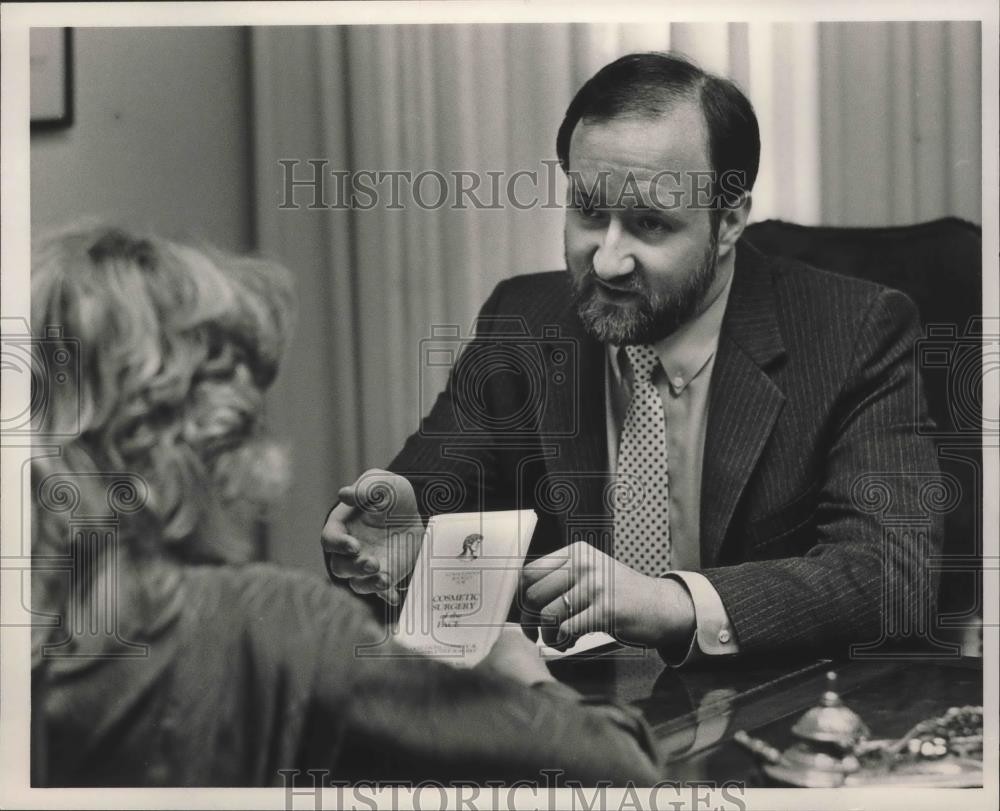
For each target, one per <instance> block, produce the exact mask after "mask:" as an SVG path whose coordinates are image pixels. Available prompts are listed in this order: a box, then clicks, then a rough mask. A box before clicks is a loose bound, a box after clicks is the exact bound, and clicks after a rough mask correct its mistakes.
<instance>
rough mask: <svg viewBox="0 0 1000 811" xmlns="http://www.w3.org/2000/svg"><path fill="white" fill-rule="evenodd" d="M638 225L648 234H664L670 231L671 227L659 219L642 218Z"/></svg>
mask: <svg viewBox="0 0 1000 811" xmlns="http://www.w3.org/2000/svg"><path fill="white" fill-rule="evenodd" d="M637 225H638V226H639V228H640V229H642V230H643V231H645V232H646V233H648V234H664V233H666V232H667V231H669V230H670V226H669V225H667V223H666V222H664V221H663V220H661V219H660V218H659V217H640V218H639V220H638V221H637Z"/></svg>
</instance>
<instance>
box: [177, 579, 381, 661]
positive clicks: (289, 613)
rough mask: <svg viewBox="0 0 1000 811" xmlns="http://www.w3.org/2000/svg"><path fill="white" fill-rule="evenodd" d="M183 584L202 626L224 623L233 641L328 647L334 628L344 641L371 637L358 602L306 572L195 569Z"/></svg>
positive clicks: (367, 612)
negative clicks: (315, 644) (317, 643)
mask: <svg viewBox="0 0 1000 811" xmlns="http://www.w3.org/2000/svg"><path fill="white" fill-rule="evenodd" d="M184 580H185V592H186V593H187V602H188V609H189V611H190V612H191V613H192V614H194V615H196V616H197V619H198V622H199V625H202V626H204V624H205V623H206V622H209V623H211V624H216V625H219V624H221V625H223V626H226V628H227V629H228V633H229V635H230V637H231V638H236V637H241V638H246V639H249V640H257V641H259V642H260V643H261V646H262V647H263V648H265V649H266V650H269V651H279V650H287V649H288V647H289V646H295V645H299V644H313V643H316V642H318V641H319V640H320V639H325V640H326V644H329V634H330V631H331V629H336V630H337V635H338V636H339V637H340V638H341V640H342V641H345V642H346V641H349V640H350V639H352V638H356V637H363V636H368V635H370V634H371V633H372V630H371V626H372V625H373V624H374V619H373V618H372V616H371V613H370V610H369V609H368V608H367V607H366V606H365V605H364V604H363V603H362V602H361V601H360V600H357V599H356V598H355V597H354V596H353V594H352V593H350V592H348V591H346V590H345V589H344V588H343V587H340V586H336V585H334V584H333V583H331V582H330V581H329V580H327V579H326V578H324V577H322V576H319V575H317V574H314V573H311V572H308V571H304V570H300V569H292V568H288V567H284V566H279V565H277V564H274V563H248V564H242V565H223V566H192V567H188V568H187V569H186V571H185V574H184Z"/></svg>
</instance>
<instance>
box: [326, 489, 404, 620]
mask: <svg viewBox="0 0 1000 811" xmlns="http://www.w3.org/2000/svg"><path fill="white" fill-rule="evenodd" d="M337 497H338V498H339V499H340V503H338V504H337V506H335V507H334V508H333V509H332V510H331V511H330V514H329V515H328V516H327V517H326V524H325V526H324V527H323V532H322V534H321V536H320V542H321V544H322V546H323V554H324V557H325V558H326V569H327V571H328V572H329V573H330V575H331V576H332V577H336V578H341V579H345V580H347V581H348V583H349V584H350V586H351V588H352V589H353V590H354V591H356V592H357V593H358V594H373V593H377V594H379V595H381V597H382V598H383V599H384V600H385V601H386V602H388V603H389V604H390V605H398V604H399V602H400V596H399V591H398V590H397V589H396V584H397V583H399V581H400V580H402V579H403V578H404V577H406V576H407V575H409V574H410V572H412V571H413V566H414V564H415V563H416V560H417V555H418V554H419V553H420V544H421V541H422V540H423V535H424V523H423V520H422V519H421V518H420V514H419V512H418V511H417V498H416V496H415V495H414V492H413V485H411V484H410V482H409V481H408V480H407V479H405V478H403V477H402V476H398V475H396V474H395V473H389V472H388V471H385V470H369V471H367V472H365V473H363V474H362V475H361V476H360V477H359V478H358V480H357V481H356V482H355V483H354V484H352V485H348V486H347V487H342V488H341V489H340V492H339V493H338V494H337Z"/></svg>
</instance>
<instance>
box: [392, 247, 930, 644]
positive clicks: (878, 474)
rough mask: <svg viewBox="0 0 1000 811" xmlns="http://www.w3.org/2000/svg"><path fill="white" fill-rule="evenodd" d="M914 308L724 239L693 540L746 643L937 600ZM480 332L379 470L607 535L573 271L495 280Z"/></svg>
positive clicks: (809, 633)
mask: <svg viewBox="0 0 1000 811" xmlns="http://www.w3.org/2000/svg"><path fill="white" fill-rule="evenodd" d="M918 325H919V321H918V318H917V312H916V308H915V307H914V305H913V304H912V303H911V302H910V300H909V299H908V298H906V297H905V296H904V295H903V294H902V293H899V292H897V291H894V290H890V289H887V288H884V287H880V286H878V285H875V284H871V283H868V282H864V281H858V280H855V279H849V278H847V277H844V276H839V275H834V274H831V273H826V272H823V271H819V270H816V269H813V268H810V267H808V266H805V265H802V264H801V263H798V262H795V261H792V260H785V259H778V258H774V257H766V256H763V255H762V254H760V253H759V252H758V251H757V250H756V249H755V248H753V247H752V246H750V245H749V244H747V243H746V242H745V241H744V242H740V243H739V244H738V248H737V256H736V268H735V274H734V279H733V286H732V291H731V294H730V299H729V303H728V306H727V310H726V314H725V317H724V320H723V325H722V330H721V334H720V338H719V347H718V354H717V356H716V361H715V367H714V370H713V376H712V382H711V390H710V395H709V407H708V427H707V434H706V440H705V451H704V462H703V478H702V497H701V537H700V543H701V553H702V554H701V559H702V566H703V568H702V570H701V571H702V573H703V574H704V575H705V576H706V577H708V579H709V580H710V581H711V582H712V584H713V585H714V586H715V588H716V590H717V591H718V593H719V595H720V596H721V598H722V601H723V603H724V605H725V607H726V610H727V611H728V613H729V616H730V618H731V620H732V622H733V625H734V629H735V631H736V634H737V638H738V640H739V644H740V646H741V651H743V652H753V651H764V650H769V649H778V648H782V649H795V648H811V649H815V650H821V651H823V652H826V653H834V652H838V651H840V650H841V649H842V648H843V647H844V646H846V645H848V644H850V643H868V642H871V643H875V642H877V641H879V640H880V639H882V638H884V637H885V636H887V635H888V636H893V635H898V634H902V633H907V632H912V631H913V630H914V628H916V627H917V626H918V625H923V624H924V623H926V622H927V619H928V618H929V617H930V616H931V612H932V611H933V601H934V591H935V584H934V582H933V579H932V577H931V576H930V575H929V574H928V573H927V565H926V564H927V557H928V556H929V555H931V554H933V552H934V550H935V549H937V548H938V546H939V544H940V534H941V533H940V522H939V519H938V518H937V517H935V516H934V514H933V511H929V510H928V509H927V508H926V505H925V504H924V503H923V501H922V499H926V497H927V487H928V484H929V483H930V482H932V481H934V480H935V477H936V476H937V470H938V468H937V462H936V455H935V451H934V447H933V444H932V442H931V440H930V439H929V438H928V437H927V436H926V432H925V431H921V430H919V428H920V427H922V426H923V427H926V426H927V421H928V417H927V415H926V409H925V407H924V405H923V403H922V402H921V401H920V397H919V395H918V387H917V385H916V380H915V374H916V369H915V366H914V354H913V351H912V350H913V344H914V341H915V340H916V338H917V337H918ZM476 335H477V337H476V339H475V340H474V341H472V342H471V343H470V344H469V345H468V346H467V347H466V348H465V351H464V354H462V355H461V358H460V359H459V361H458V362H457V363H456V365H455V368H454V369H453V370H452V373H451V377H450V380H449V383H448V386H447V387H446V389H445V390H444V391H443V392H442V393H441V394H440V396H439V397H438V399H437V401H436V403H435V405H434V407H433V409H432V410H431V412H430V414H429V415H428V416H427V417H426V418H425V419H424V421H423V423H422V426H421V429H420V430H419V431H418V432H417V433H415V434H414V435H413V436H411V437H410V438H409V439H408V440H407V442H406V444H405V446H404V448H403V450H402V451H401V452H400V454H399V455H398V456H397V457H396V459H395V460H393V462H392V463H391V465H390V467H391V469H392V470H394V471H396V472H399V473H402V474H404V475H406V476H408V477H409V478H410V479H411V481H413V482H414V485H415V489H416V490H417V494H418V500H419V502H420V504H421V509H422V510H424V511H425V512H427V513H431V512H443V511H450V510H470V509H473V510H474V509H504V508H506V509H509V508H514V507H518V508H523V507H532V508H534V509H536V511H537V512H538V513H539V516H540V519H539V523H538V528H537V530H536V532H535V536H534V538H533V541H532V549H531V553H532V554H533V555H541V554H546V553H548V552H550V551H552V550H553V549H554V548H556V547H557V546H558V545H560V544H565V543H569V542H572V541H574V540H578V539H583V540H587V541H589V542H591V543H595V544H597V545H599V546H601V547H602V548H604V549H605V551H608V552H610V549H611V531H610V530H611V516H610V509H609V500H608V494H609V487H608V484H609V480H608V472H607V471H608V459H607V446H606V428H605V426H606V422H605V419H606V417H605V407H604V403H605V398H604V371H603V364H604V362H605V361H604V358H605V355H604V351H603V346H602V345H601V344H599V343H598V342H596V341H595V340H593V339H592V338H591V337H590V336H588V335H587V334H586V333H585V332H584V330H583V328H582V325H581V323H580V321H579V320H578V318H577V316H576V313H575V308H574V305H573V304H572V301H571V296H570V283H569V277H568V274H567V273H566V272H565V271H559V272H553V273H540V274H533V275H526V276H518V277H515V278H512V279H508V280H506V281H504V282H502V283H501V284H499V285H498V286H497V288H496V289H495V290H494V292H493V294H492V295H491V296H490V298H489V299H488V301H487V302H486V304H485V305H484V307H483V309H482V311H481V314H480V318H479V321H478V322H477V331H476ZM567 353H568V355H567ZM567 356H568V357H569V359H568V360H567Z"/></svg>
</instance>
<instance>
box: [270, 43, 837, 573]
mask: <svg viewBox="0 0 1000 811" xmlns="http://www.w3.org/2000/svg"><path fill="white" fill-rule="evenodd" d="M817 44H818V31H817V26H816V25H814V24H765V25H758V24H745V23H735V24H672V25H666V24H655V25H570V24H565V25H535V24H532V25H454V26H448V25H434V26H410V25H408V26H345V27H327V28H308V29H307V28H291V27H288V28H286V27H282V28H261V29H255V30H254V31H253V35H252V58H253V100H254V116H255V128H254V130H255V131H254V152H255V161H256V182H257V194H256V197H257V232H258V242H259V247H260V249H261V251H262V252H263V253H265V254H267V255H270V256H272V257H274V258H277V259H279V260H281V261H282V262H284V263H285V264H287V265H289V266H290V267H291V268H292V269H293V270H294V271H295V273H296V275H297V278H298V287H299V295H300V299H301V312H300V323H299V328H298V333H297V336H296V340H295V344H294V346H293V347H292V350H291V352H290V355H289V357H288V359H287V361H286V363H285V365H284V367H283V372H282V375H281V377H280V379H279V381H278V383H277V384H276V387H275V390H274V392H273V395H272V397H271V401H270V405H271V415H272V420H273V422H274V423H275V428H276V429H277V430H278V432H279V433H282V434H284V435H285V436H286V437H287V438H288V439H289V440H290V442H291V446H292V451H293V454H294V464H293V468H294V472H295V474H294V475H295V482H294V486H293V490H292V493H291V495H290V497H289V499H288V501H287V510H286V511H285V513H284V514H283V515H282V516H281V517H280V518H279V520H278V521H277V522H276V523H275V525H274V528H273V533H272V537H273V539H274V544H275V545H274V546H273V547H272V554H273V556H274V557H275V558H277V559H279V560H282V561H284V562H286V563H298V564H302V565H311V566H315V564H316V561H317V557H316V551H315V550H316V539H317V537H318V532H319V527H320V526H321V524H322V520H323V517H324V514H325V509H326V508H327V507H328V506H330V505H331V504H332V503H333V501H334V497H335V493H336V489H337V487H338V486H340V485H342V484H344V483H347V482H350V481H352V480H353V479H354V477H355V476H357V474H358V473H360V472H361V471H362V470H363V469H365V468H367V467H371V466H379V465H384V464H385V463H387V462H388V461H389V459H391V457H392V456H393V454H394V453H395V452H396V451H397V450H398V449H399V447H400V446H401V444H402V442H403V440H404V439H405V438H406V436H407V435H408V434H409V433H410V432H412V431H413V430H414V429H415V427H416V426H417V422H418V420H419V418H420V416H421V414H422V413H423V412H424V411H425V410H426V409H427V408H428V406H429V405H430V401H431V398H432V396H433V394H434V393H435V391H436V389H437V387H438V384H439V381H440V378H439V377H433V378H430V377H429V376H428V375H427V372H428V369H427V366H426V364H424V363H423V359H422V358H421V354H420V350H421V340H422V339H424V338H427V337H429V336H430V334H431V330H432V328H433V327H434V326H435V325H455V326H457V327H459V329H460V331H461V334H463V335H466V334H468V332H469V329H470V326H471V322H472V320H473V318H474V316H475V314H476V312H477V310H478V308H479V306H480V305H481V304H482V302H483V300H484V299H485V298H486V296H487V295H488V294H489V291H490V290H491V289H492V288H493V286H494V285H495V284H496V283H497V282H498V281H499V280H501V279H503V278H505V277H507V276H510V275H514V274H518V273H526V272H532V271H538V270H551V269H557V268H561V267H562V266H563V259H562V212H561V210H560V209H559V207H558V205H554V204H553V205H550V206H549V207H545V206H540V205H536V206H532V207H529V208H526V210H518V209H516V208H514V207H512V206H510V205H505V206H504V207H502V208H500V209H495V208H487V209H482V210H477V209H474V208H466V209H464V210H455V209H454V207H452V206H449V205H447V204H446V205H445V206H444V207H440V208H436V209H432V208H430V207H427V208H421V207H419V206H413V205H406V206H405V207H404V208H403V209H402V210H391V209H389V207H388V206H387V205H386V204H385V201H384V200H383V204H382V205H379V206H377V207H375V208H373V209H372V210H368V211H361V210H357V209H354V210H349V209H346V208H325V209H323V208H320V209H312V210H311V209H309V208H307V206H308V205H309V204H310V203H311V202H312V194H311V192H310V190H309V189H305V188H298V189H296V190H295V198H296V201H297V202H298V203H299V204H300V207H299V208H296V209H288V208H281V207H280V206H281V203H282V201H283V197H284V196H285V192H286V188H285V187H284V182H285V180H286V179H287V177H288V173H289V169H288V166H289V165H291V166H292V167H293V169H294V176H295V178H296V179H303V178H309V177H311V176H312V172H313V167H312V165H310V164H309V163H308V161H310V160H314V161H325V163H321V164H318V165H320V166H322V168H323V170H324V171H327V172H329V171H331V170H343V171H353V172H361V171H366V170H367V171H383V172H391V171H397V170H401V171H410V172H413V173H419V172H424V171H435V170H436V171H439V172H445V173H453V172H455V171H456V170H458V171H466V172H470V173H475V174H477V175H479V176H480V177H481V178H482V179H484V182H485V178H486V177H487V173H488V172H496V173H499V174H500V175H501V176H502V177H503V178H504V180H505V182H506V180H507V179H509V178H511V176H512V174H513V173H514V172H517V171H518V170H525V171H536V172H538V176H539V180H538V182H537V183H533V182H531V181H530V179H524V182H523V183H522V184H521V185H520V186H519V187H518V186H515V188H514V190H515V192H518V191H519V190H520V192H523V193H524V194H525V195H526V196H532V194H531V192H537V196H538V198H539V199H540V202H543V203H544V202H547V203H550V204H552V203H559V202H561V199H562V186H561V179H562V178H561V175H560V174H559V173H558V171H557V170H554V169H553V166H552V164H551V163H550V164H548V165H545V164H544V163H542V162H543V161H553V160H554V159H555V135H556V130H557V129H558V126H559V123H560V121H561V120H562V115H563V112H564V110H565V108H566V105H567V104H568V103H569V100H570V99H571V98H572V95H573V93H574V92H575V91H576V89H577V88H578V87H579V86H580V85H581V84H582V83H583V81H585V80H586V78H587V77H589V76H590V75H591V74H593V73H594V72H595V71H596V70H597V69H598V68H599V67H601V66H602V65H604V64H606V63H607V62H609V61H611V60H612V59H614V58H616V57H617V56H620V55H622V54H625V53H628V52H631V51H638V50H667V49H673V50H676V51H680V52H682V53H685V54H687V55H688V56H690V57H692V58H694V59H695V60H696V61H697V62H699V63H700V64H701V65H703V66H704V67H705V68H707V69H709V70H712V71H715V72H718V73H721V74H724V75H728V76H731V77H732V78H734V79H735V80H736V81H738V82H739V83H740V85H741V86H742V87H743V88H744V89H745V90H746V92H747V93H748V95H749V96H750V99H751V101H752V102H753V103H754V105H755V107H756V109H757V112H758V116H759V118H760V124H761V130H762V141H763V144H764V151H763V155H762V161H761V170H760V176H759V179H758V181H757V187H756V190H755V194H754V206H753V215H754V218H755V219H764V218H768V217H782V218H785V219H791V220H796V221H799V222H806V223H812V222H817V221H818V219H819V211H820V198H819V194H820V192H819V188H820V184H819V172H820V168H819V161H818V154H819V133H818V126H819V113H818V109H817V104H818V102H817V96H818V88H819V78H818V73H817V53H818V48H817ZM282 160H284V161H292V162H293V163H292V164H287V163H286V164H285V165H284V166H283V165H282V164H280V163H279V161H282ZM549 181H552V182H554V183H555V184H556V189H555V194H554V195H552V194H550V193H549V192H550V189H549V188H548V186H549ZM379 188H380V189H387V188H388V186H380V187H379ZM325 190H326V192H327V194H328V196H329V197H331V198H332V197H334V196H335V191H336V189H335V187H334V186H333V185H332V183H330V184H328V185H327V186H325ZM422 190H423V196H424V199H425V201H427V200H430V201H431V202H433V201H434V198H436V197H437V196H438V190H439V187H438V186H437V185H436V182H435V181H434V180H433V178H430V177H428V178H427V182H426V184H425V185H423V186H422ZM504 191H506V190H504ZM479 197H480V199H482V200H485V201H486V202H490V195H489V194H488V193H487V188H486V187H485V186H484V187H483V188H481V189H480V191H479ZM466 199H468V198H466ZM401 200H408V198H406V197H405V195H404V196H403V197H402V198H401ZM325 202H327V203H332V202H335V201H331V200H326V201H325ZM390 202H391V201H390Z"/></svg>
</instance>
